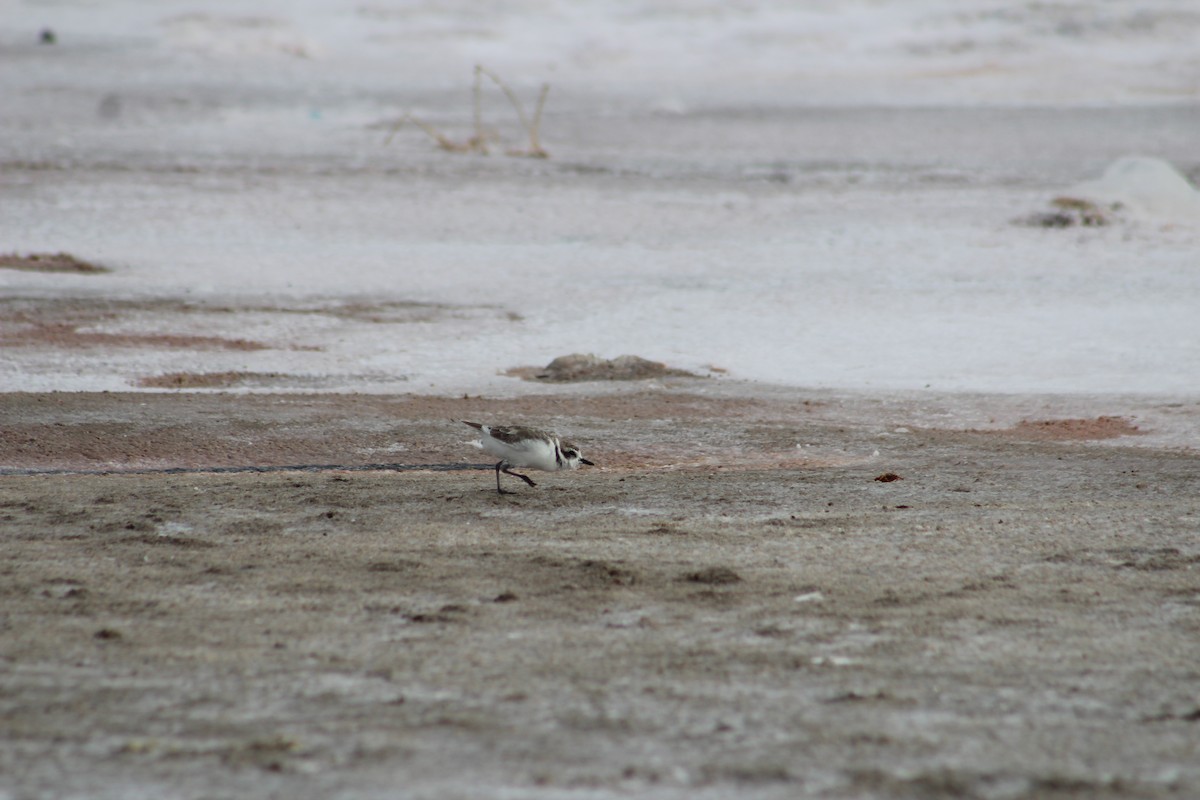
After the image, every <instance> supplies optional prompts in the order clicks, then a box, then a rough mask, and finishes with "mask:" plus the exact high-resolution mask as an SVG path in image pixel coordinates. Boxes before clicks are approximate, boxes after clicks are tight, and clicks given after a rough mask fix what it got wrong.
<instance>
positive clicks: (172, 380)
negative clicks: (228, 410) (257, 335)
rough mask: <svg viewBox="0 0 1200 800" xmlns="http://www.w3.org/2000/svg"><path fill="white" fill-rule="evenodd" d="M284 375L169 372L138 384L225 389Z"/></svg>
mask: <svg viewBox="0 0 1200 800" xmlns="http://www.w3.org/2000/svg"><path fill="white" fill-rule="evenodd" d="M282 377H284V375H283V373H282V372H167V373H164V374H162V375H150V376H148V377H145V378H139V379H138V382H137V385H138V386H141V387H143V388H146V389H224V388H227V387H230V386H237V385H240V384H243V383H247V382H268V381H275V380H278V379H280V378H282Z"/></svg>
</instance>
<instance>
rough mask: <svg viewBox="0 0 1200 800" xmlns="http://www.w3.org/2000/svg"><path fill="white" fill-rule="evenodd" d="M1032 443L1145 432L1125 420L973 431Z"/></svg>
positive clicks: (1054, 421)
mask: <svg viewBox="0 0 1200 800" xmlns="http://www.w3.org/2000/svg"><path fill="white" fill-rule="evenodd" d="M972 433H988V434H993V435H996V436H1004V437H1007V438H1011V439H1022V440H1027V441H1032V442H1074V441H1086V440H1094V439H1116V438H1117V437H1118V436H1140V435H1141V434H1142V431H1140V430H1138V426H1136V425H1134V424H1133V423H1132V422H1130V421H1129V420H1128V419H1127V418H1125V417H1095V418H1094V419H1047V420H1021V421H1020V422H1018V423H1017V424H1016V425H1014V426H1013V427H1011V428H1005V429H1003V430H998V431H979V430H976V431H972Z"/></svg>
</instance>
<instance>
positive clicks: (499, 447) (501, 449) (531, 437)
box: [462, 419, 596, 494]
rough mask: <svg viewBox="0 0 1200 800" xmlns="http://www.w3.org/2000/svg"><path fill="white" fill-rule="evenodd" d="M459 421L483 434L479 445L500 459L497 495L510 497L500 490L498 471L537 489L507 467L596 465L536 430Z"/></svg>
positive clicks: (548, 468)
mask: <svg viewBox="0 0 1200 800" xmlns="http://www.w3.org/2000/svg"><path fill="white" fill-rule="evenodd" d="M462 422H463V424H464V425H470V426H471V427H472V428H475V429H476V430H477V431H479V432H480V433H482V434H483V435H482V436H481V437H479V444H480V445H482V446H483V449H484V450H486V451H488V452H489V453H491V454H492V455H494V456H499V457H500V463H498V464H497V465H496V491H497V492H499V493H500V494H512V492H509V491H505V490H504V489H501V488H500V473H501V472H503V473H504V474H506V475H512V476H513V477H514V478H520V479H521V480H523V481H525V482H526V483H528V484H529V485H530V486H537V484H536V483H534V482H533V481H532V480H530V479H529V476H527V475H521V474H518V473H516V472H512V471H511V470H510V469H509V468H510V467H528V468H530V469H540V470H542V471H543V472H557V471H558V470H560V469H579V465H580V464H587V465H588V466H589V467H594V466H596V465H595V464H593V463H592V462H590V461H588V460H587V459H586V458H584V457H583V456H582V455H580V453H579V448H578V447H576V446H575V445H573V444H571V443H570V442H564V441H562V440H560V439H559V438H558V437H557V436H555V435H554V434H552V433H546V432H545V431H539V430H538V429H537V428H525V427H522V426H520V425H480V424H479V423H478V422H467V421H466V420H465V419H464V420H462Z"/></svg>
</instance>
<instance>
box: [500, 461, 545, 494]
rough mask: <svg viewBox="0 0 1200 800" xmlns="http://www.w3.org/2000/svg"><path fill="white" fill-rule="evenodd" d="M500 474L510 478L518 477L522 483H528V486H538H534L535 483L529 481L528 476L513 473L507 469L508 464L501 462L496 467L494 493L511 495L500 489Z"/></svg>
mask: <svg viewBox="0 0 1200 800" xmlns="http://www.w3.org/2000/svg"><path fill="white" fill-rule="evenodd" d="M500 473H504V474H505V475H511V476H512V477H520V479H521V480H522V481H524V482H526V483H528V485H529V486H538V485H536V483H534V482H533V479H530V477H529V476H528V475H522V474H521V473H514V471H512V470H510V469H509V463H508V462H504V461H502V462H500V463H499V464H497V465H496V491H497V492H499V493H500V494H512V493H511V492H508V491H505V489H502V488H500Z"/></svg>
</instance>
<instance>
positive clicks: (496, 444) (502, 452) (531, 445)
mask: <svg viewBox="0 0 1200 800" xmlns="http://www.w3.org/2000/svg"><path fill="white" fill-rule="evenodd" d="M480 443H481V444H482V445H483V449H484V450H486V451H488V452H489V453H491V454H492V455H494V456H496V457H497V458H500V459H503V460H505V461H507V462H508V463H509V464H510V465H511V466H514V467H529V468H530V469H540V470H543V471H545V472H555V471H557V470H558V469H559V464H558V461H557V459H555V457H554V445H553V444H552V443H551V442H547V441H546V440H545V439H525V440H522V441H519V442H513V443H511V444H510V443H508V442H502V441H500V440H499V439H493V438H492V437H491V436H489V435H487V434H486V433H485V434H484V435H483V436H482V437H481V441H480Z"/></svg>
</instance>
